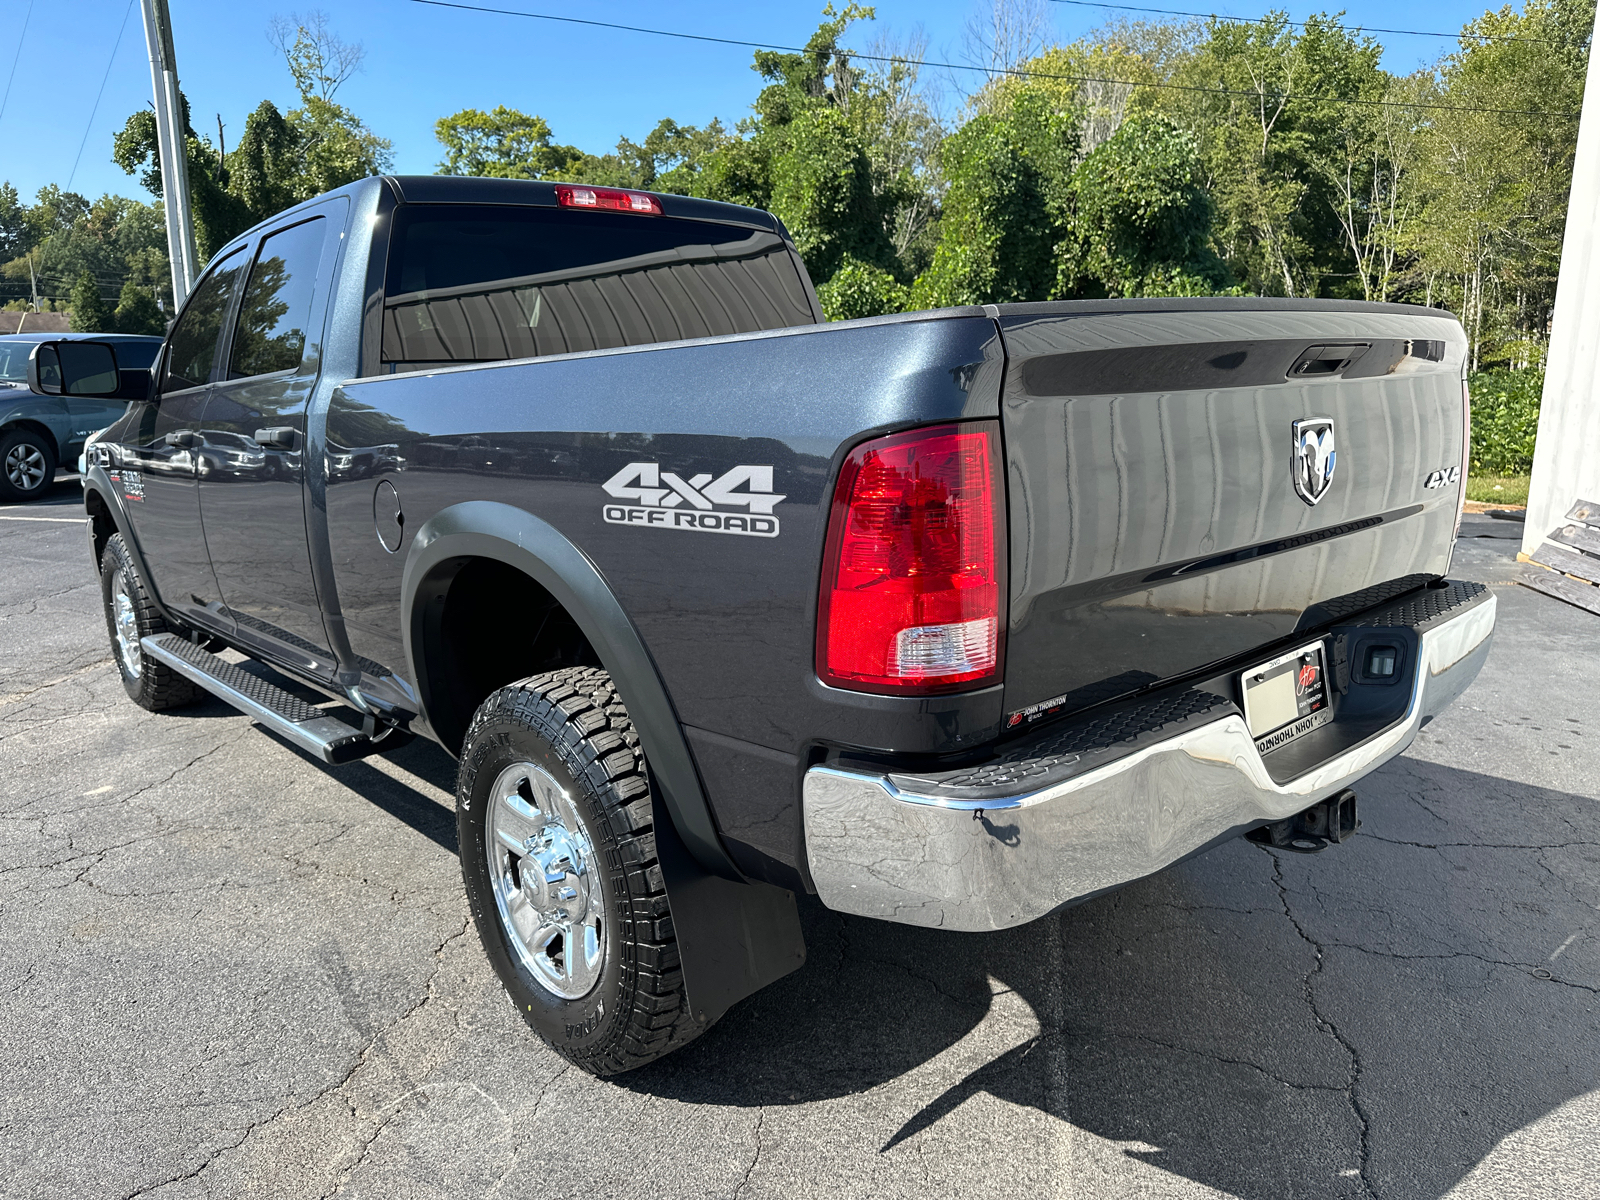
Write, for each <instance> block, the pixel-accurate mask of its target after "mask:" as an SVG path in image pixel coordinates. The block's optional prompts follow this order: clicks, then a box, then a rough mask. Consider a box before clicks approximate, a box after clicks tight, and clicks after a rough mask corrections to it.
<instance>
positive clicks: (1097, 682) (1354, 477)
mask: <svg viewBox="0 0 1600 1200" xmlns="http://www.w3.org/2000/svg"><path fill="white" fill-rule="evenodd" d="M1000 312H1001V317H1000V325H1001V329H1002V333H1003V336H1004V339H1005V343H1006V355H1007V376H1006V387H1005V395H1004V400H1003V405H1002V413H1003V421H1004V435H1005V444H1006V458H1007V467H1008V474H1009V479H1008V499H1007V504H1008V508H1009V513H1010V517H1011V608H1010V618H1009V634H1008V646H1007V654H1006V659H1007V668H1006V708H1007V710H1008V711H1010V712H1012V713H1018V712H1023V711H1025V710H1028V709H1030V708H1033V707H1035V706H1044V707H1045V708H1047V709H1049V710H1051V711H1073V710H1076V709H1080V708H1084V707H1087V706H1089V705H1091V704H1096V703H1099V702H1101V701H1104V700H1109V699H1112V698H1114V697H1117V696H1121V695H1126V694H1128V693H1131V692H1135V691H1138V690H1140V689H1143V688H1146V687H1150V686H1153V685H1156V684H1159V683H1161V682H1162V681H1164V680H1169V679H1172V678H1174V677H1177V676H1182V675H1186V674H1189V673H1191V672H1196V671H1199V670H1200V669H1202V668H1205V667H1207V666H1209V665H1213V664H1221V663H1224V662H1226V661H1228V660H1237V659H1240V658H1241V657H1242V656H1248V655H1249V653H1250V652H1251V651H1253V650H1256V649H1260V650H1262V651H1263V652H1266V651H1268V650H1269V649H1271V648H1273V647H1275V646H1278V645H1279V644H1280V643H1282V642H1283V640H1284V639H1286V638H1289V637H1290V636H1291V635H1293V634H1295V633H1296V632H1298V631H1301V630H1309V629H1314V628H1316V627H1318V626H1321V625H1325V624H1328V623H1329V622H1331V621H1332V620H1333V619H1335V617H1338V616H1341V615H1344V614H1347V613H1349V612H1353V611H1357V610H1359V609H1361V608H1365V607H1368V606H1371V605H1373V604H1377V603H1380V602H1382V601H1383V600H1385V599H1388V598H1389V597H1391V596H1394V595H1398V594H1400V593H1402V592H1405V591H1409V590H1411V589H1413V588H1416V587H1419V586H1421V585H1422V584H1423V583H1425V582H1427V581H1428V580H1429V579H1430V578H1433V577H1436V576H1439V575H1442V574H1443V573H1444V572H1445V570H1446V568H1447V565H1448V563H1449V558H1450V550H1451V546H1452V542H1453V537H1454V529H1455V522H1456V514H1457V507H1458V501H1459V496H1460V489H1461V488H1462V487H1464V486H1465V481H1464V480H1461V479H1459V468H1460V466H1461V463H1462V439H1463V436H1464V421H1463V411H1462V384H1461V380H1462V364H1463V354H1464V350H1465V340H1464V337H1463V335H1462V332H1461V328H1460V326H1459V325H1458V324H1457V323H1456V321H1455V320H1454V318H1452V317H1451V316H1449V315H1448V314H1446V313H1442V312H1441V313H1438V315H1431V313H1430V310H1426V309H1416V308H1412V309H1406V308H1402V307H1401V306H1398V305H1361V304H1338V303H1327V304H1323V303H1316V302H1304V301H1301V302H1295V301H1271V300H1266V301H1261V300H1234V301H1208V302H1195V301H1181V300H1179V301H1142V302H1141V301H1131V302H1115V303H1113V302H1098V303H1090V304H1067V303H1063V304H1054V305H1018V306H1013V307H1009V308H1002V309H1001V310H1000ZM1323 420H1326V421H1328V422H1331V441H1328V440H1324V441H1322V442H1321V445H1320V447H1316V446H1313V447H1311V451H1312V455H1313V457H1315V455H1316V453H1317V452H1318V450H1319V449H1320V451H1321V452H1322V453H1323V454H1326V452H1327V451H1328V450H1330V449H1332V450H1335V451H1336V453H1335V456H1334V457H1333V459H1332V463H1331V466H1332V472H1331V478H1328V480H1327V483H1326V488H1325V490H1323V491H1322V492H1321V494H1320V495H1318V496H1315V497H1310V496H1306V497H1303V496H1302V494H1301V492H1302V491H1307V492H1313V491H1316V490H1317V485H1318V484H1319V483H1320V482H1321V478H1322V476H1323V475H1324V474H1325V473H1324V472H1322V471H1319V470H1316V469H1313V471H1312V472H1311V479H1310V481H1309V482H1307V480H1306V479H1304V478H1303V479H1302V481H1301V486H1300V489H1299V490H1297V486H1296V480H1295V472H1296V469H1297V459H1296V452H1297V446H1298V445H1299V435H1300V434H1301V432H1302V428H1303V429H1304V430H1307V431H1309V433H1310V436H1311V438H1312V439H1313V440H1316V439H1319V438H1323V437H1324V435H1325V434H1326V433H1327V431H1328V427H1327V426H1325V425H1323V424H1321V422H1322V421H1323ZM1297 422H1304V423H1306V425H1305V426H1304V427H1301V426H1297V424H1296V423H1297ZM1320 465H1321V464H1318V466H1320ZM1313 498H1314V499H1315V503H1312V502H1310V501H1311V499H1313ZM1027 715H1028V716H1032V715H1034V714H1033V713H1028V714H1027Z"/></svg>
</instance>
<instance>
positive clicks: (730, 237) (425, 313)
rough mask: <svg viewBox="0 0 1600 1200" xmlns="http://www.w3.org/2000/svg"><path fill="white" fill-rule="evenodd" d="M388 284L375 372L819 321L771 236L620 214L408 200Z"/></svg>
mask: <svg viewBox="0 0 1600 1200" xmlns="http://www.w3.org/2000/svg"><path fill="white" fill-rule="evenodd" d="M384 290H385V298H384V313H383V352H382V356H383V362H382V365H381V367H380V368H379V369H380V371H381V372H384V373H388V372H394V371H413V370H419V369H421V368H424V367H432V366H441V365H450V364H455V363H470V362H493V361H496V360H500V359H507V358H530V357H533V356H535V355H542V354H565V353H568V352H570V351H578V350H604V349H609V348H611V347H614V346H633V345H639V344H642V343H648V342H665V341H675V340H678V339H680V338H697V337H713V336H717V335H721V334H732V333H749V332H753V331H755V330H759V329H779V328H783V327H784V326H789V325H809V324H811V323H812V322H813V321H814V320H815V318H814V317H813V315H812V312H811V306H810V302H809V300H808V298H807V296H806V292H805V287H804V285H803V284H802V282H801V280H800V275H799V271H798V270H797V268H796V266H795V263H794V260H793V258H792V257H791V256H790V254H789V250H788V247H787V246H786V245H785V243H784V241H783V239H782V238H780V237H778V236H777V235H776V234H774V233H771V232H768V231H766V230H760V229H750V228H747V227H745V226H741V225H731V224H723V223H720V222H712V221H689V220H681V219H677V218H672V217H643V216H633V215H631V214H625V213H591V212H572V211H569V210H562V209H549V208H533V207H519V208H514V207H509V206H495V205H473V206H453V205H411V206H406V207H403V208H401V209H400V210H399V211H398V212H396V214H395V226H394V232H393V235H392V237H391V240H390V249H389V262H388V275H387V280H386V285H385V289H384Z"/></svg>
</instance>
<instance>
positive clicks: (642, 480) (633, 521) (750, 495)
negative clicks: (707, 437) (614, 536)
mask: <svg viewBox="0 0 1600 1200" xmlns="http://www.w3.org/2000/svg"><path fill="white" fill-rule="evenodd" d="M600 486H602V487H603V488H605V490H606V494H607V495H610V496H615V497H616V498H617V499H618V500H627V501H631V502H632V503H628V504H607V505H605V506H603V507H602V509H601V513H602V514H603V515H604V516H605V519H606V522H607V523H608V524H611V525H655V526H658V527H660V528H662V529H697V530H700V531H702V532H705V533H739V534H744V535H745V536H746V537H769V538H770V537H777V536H778V518H777V517H775V516H773V515H772V510H773V509H774V508H776V507H777V506H778V501H780V500H782V499H783V495H782V494H780V493H777V492H774V491H773V490H772V468H771V467H734V468H733V469H732V470H731V471H727V472H725V473H724V474H722V475H719V476H717V477H716V478H715V479H713V478H712V477H711V475H710V474H709V473H706V474H701V475H693V476H690V477H689V478H688V479H684V478H682V477H681V476H678V475H674V474H673V473H672V472H671V471H663V470H662V469H661V464H660V463H646V462H636V463H629V464H628V465H627V466H625V467H623V468H622V470H620V471H618V472H617V473H616V474H615V475H613V476H612V477H611V478H610V479H608V480H606V481H605V483H603V484H601V485H600ZM730 508H732V509H744V510H745V511H744V512H725V511H722V510H724V509H730Z"/></svg>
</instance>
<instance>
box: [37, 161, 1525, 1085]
mask: <svg viewBox="0 0 1600 1200" xmlns="http://www.w3.org/2000/svg"><path fill="white" fill-rule="evenodd" d="M1465 346H1466V342H1465V338H1464V336H1463V333H1462V330H1461V327H1460V326H1459V324H1458V323H1457V322H1456V320H1455V319H1454V318H1453V317H1452V316H1450V315H1449V314H1448V313H1445V312H1442V311H1439V310H1435V309H1425V308H1415V307H1406V306H1400V305H1390V304H1361V303H1347V302H1342V301H1341V302H1316V301H1301V300H1272V299H1254V298H1228V299H1213V300H1203V299H1169V300H1109V301H1093V302H1061V303H1047V304H1017V305H1000V306H993V305H986V306H981V307H967V308H955V309H946V310H940V311H934V312H915V313H906V314H901V315H896V316H887V317H879V318H871V319H866V320H857V321H848V322H839V323H833V324H828V323H824V322H823V320H822V318H821V313H820V310H819V308H818V305H817V301H816V297H815V294H814V292H813V290H812V287H811V284H810V282H809V280H808V278H807V276H806V273H805V269H804V267H803V265H802V263H801V261H800V257H799V255H798V254H797V253H796V251H795V247H794V244H793V242H792V240H791V239H790V237H789V235H788V233H787V232H786V230H785V229H784V227H783V226H782V224H781V223H780V222H779V221H777V220H776V219H775V218H773V217H772V216H771V215H769V214H767V213H764V212H759V211H755V210H751V209H745V208H739V207H735V206H731V205H725V204H717V203H712V202H709V201H703V200H697V199H689V198H685V197H679V196H666V195H652V194H649V193H644V192H632V191H618V190H609V189H604V188H589V187H583V186H578V185H567V184H550V183H542V182H523V181H509V180H489V179H470V180H469V179H453V178H438V177H401V178H393V177H385V178H374V179H369V180H365V181H362V182H360V183H357V184H352V185H350V186H349V187H346V188H343V189H340V190H339V191H336V192H332V193H329V194H328V195H325V196H321V197H318V198H316V199H314V200H312V201H309V202H307V203H305V204H302V205H300V206H298V207H296V208H293V209H291V210H289V211H287V212H284V213H282V214H280V215H279V216H277V217H275V218H273V219H272V220H271V221H269V222H267V223H265V224H264V225H262V226H260V227H258V228H256V229H254V230H251V231H250V232H248V233H246V234H244V235H242V236H241V237H239V238H237V239H236V240H235V241H233V242H232V243H230V244H229V245H227V246H225V247H223V249H222V250H221V251H220V252H218V254H217V255H216V256H215V257H214V258H213V259H212V261H211V263H210V265H209V267H208V269H207V270H206V272H205V274H204V275H203V276H202V278H201V279H200V281H199V283H198V284H197V285H196V287H195V289H194V291H193V293H192V294H191V295H190V296H189V297H188V299H187V301H186V303H185V305H184V308H183V311H182V313H181V315H180V316H179V318H178V320H177V322H176V324H175V326H174V327H173V329H172V331H171V333H170V335H169V336H168V338H167V341H166V344H165V346H164V347H163V350H162V353H161V355H160V357H159V358H158V360H157V362H156V365H155V369H154V372H153V375H152V377H151V379H150V381H149V387H148V393H147V395H146V397H145V398H144V399H143V400H141V401H139V402H137V403H133V404H131V405H130V406H129V409H128V411H127V413H126V415H125V416H123V417H122V419H120V420H119V421H117V422H116V424H114V425H113V426H111V428H110V429H108V430H107V431H105V432H104V433H103V434H101V435H99V436H98V437H97V438H95V439H94V440H93V442H92V444H91V445H90V446H89V448H88V450H87V452H86V462H87V467H88V470H87V474H86V477H85V480H84V499H85V504H86V506H87V511H88V515H89V518H90V537H91V550H92V553H93V556H94V561H95V563H96V564H97V566H98V569H99V570H100V573H101V579H102V587H103V594H104V599H105V606H106V617H107V625H108V630H109V633H110V636H111V640H112V644H113V647H114V649H115V659H116V662H117V665H118V669H119V671H120V672H121V675H122V679H123V682H124V684H125V686H126V688H127V690H128V693H129V695H130V696H131V697H132V698H133V699H134V700H135V701H136V702H138V703H140V704H142V705H144V706H145V707H146V708H149V709H153V710H165V709H171V708H177V707H179V706H181V705H183V704H186V703H188V702H190V701H192V700H194V699H195V698H196V697H197V696H199V695H201V694H202V693H204V692H210V693H213V694H215V695H217V696H220V697H222V698H223V699H224V700H226V701H228V702H229V703H231V704H233V705H234V706H236V707H237V708H239V709H240V710H241V711H243V712H246V713H248V714H250V715H251V716H252V717H253V718H254V719H255V720H256V721H258V722H259V723H260V724H261V725H263V726H264V727H266V728H267V729H269V730H272V731H274V732H275V733H277V734H278V735H279V736H281V737H282V738H283V739H285V740H287V741H289V742H290V743H292V744H293V745H295V746H297V747H299V748H300V749H301V750H302V751H304V752H305V753H308V754H310V755H313V756H315V757H317V758H319V759H321V760H323V761H325V762H328V763H335V764H337V763H341V762H344V761H347V760H349V759H351V758H354V757H359V756H361V755H366V754H371V753H376V752H381V751H383V750H384V749H385V748H386V747H388V746H392V745H395V744H397V743H398V742H400V741H402V740H404V739H406V738H409V737H412V736H422V737H426V738H430V739H432V740H434V741H436V742H437V743H439V744H440V745H441V746H443V747H444V748H445V749H446V750H447V751H449V752H450V753H451V754H452V755H455V756H456V757H457V758H458V759H459V760H460V770H459V776H458V786H457V795H456V804H457V815H458V830H459V851H460V859H461V865H462V872H463V878H464V881H465V886H466V893H467V897H468V900H469V905H470V908H471V911H472V913H473V916H474V918H475V920H476V923H477V928H478V931H479V933H480V935H481V938H482V941H483V945H484V948H485V951H486V953H487V955H488V957H489V959H490V960H491V961H492V963H493V964H494V967H495V969H496V971H497V972H498V974H499V976H500V978H501V979H502V981H503V982H504V983H505V986H506V988H507V991H508V992H509V994H510V995H511V997H512V999H513V1001H514V1002H515V1004H516V1007H517V1009H518V1011H519V1012H521V1013H522V1014H523V1015H524V1017H525V1018H526V1019H527V1021H528V1022H529V1024H530V1025H531V1026H532V1027H533V1028H534V1029H535V1030H537V1031H538V1032H539V1033H540V1034H541V1035H542V1036H543V1037H544V1038H546V1039H547V1040H548V1041H549V1043H550V1044H551V1045H552V1046H553V1047H554V1048H555V1049H556V1050H557V1051H558V1052H560V1053H561V1054H563V1055H565V1056H566V1057H567V1058H568V1059H570V1060H571V1061H572V1062H574V1063H576V1064H578V1065H580V1066H581V1067H583V1068H584V1069H586V1070H589V1071H592V1072H596V1073H601V1074H605V1073H612V1072H617V1071H623V1070H627V1069H630V1068H632V1067H636V1066H638V1065H640V1064H642V1063H645V1062H648V1061H650V1060H652V1059H654V1058H656V1057H658V1056H659V1055H661V1054H663V1053H665V1052H667V1051H670V1050H672V1049H673V1048H675V1047H677V1046H679V1045H682V1044H683V1043H684V1042H686V1041H687V1040H689V1039H690V1038H692V1037H694V1036H696V1035H697V1034H698V1033H700V1032H702V1031H703V1030H704V1029H706V1028H707V1027H708V1026H709V1025H710V1024H711V1023H712V1022H713V1021H715V1020H716V1019H717V1018H718V1017H719V1016H720V1015H721V1014H722V1013H723V1012H725V1011H726V1010H727V1009H728V1008H729V1007H730V1006H731V1005H732V1004H734V1003H736V1002H737V1001H738V1000H740V999H741V998H742V997H744V996H746V995H748V994H750V993H751V992H753V991H754V990H756V989H757V988H760V987H762V986H764V985H765V984H767V983H769V982H771V981H772V980H774V979H776V978H778V977H780V976H782V975H784V974H785V973H787V972H789V971H791V970H794V969H795V968H796V967H798V966H799V965H800V964H801V962H802V961H803V959H804V954H805V947H804V942H803V938H802V935H801V931H800V925H799V922H798V918H797V910H796V900H795V897H796V894H797V893H810V894H814V895H815V896H817V897H818V898H819V899H820V901H821V903H822V904H824V905H826V906H828V907H829V908H832V909H835V910H837V911H840V912H844V913H852V914H858V915H861V916H865V917H873V918H879V919H883V920H890V921H900V922H909V923H913V924H918V925H925V926H937V927H940V928H944V929H949V930H965V931H975V932H981V931H994V930H1003V929H1007V928H1010V927H1013V926H1016V925H1019V924H1022V923H1024V922H1027V921H1031V920H1033V919H1035V918H1038V917H1041V916H1043V915H1045V914H1047V913H1051V912H1054V911H1056V910H1057V909H1059V908H1061V907H1063V906H1065V905H1069V904H1072V903H1075V902H1078V901H1081V900H1083V899H1085V898H1087V897H1091V896H1094V895H1097V894H1099V893H1102V892H1105V891H1107V890H1108V889H1112V888H1116V887H1119V886H1121V885H1124V884H1127V883H1129V882H1130V881H1133V880H1136V879H1139V878H1141V877H1144V876H1147V875H1149V874H1151V873H1153V872H1156V871H1160V870H1162V869H1163V868H1165V867H1167V866H1169V865H1171V864H1173V863H1176V862H1179V861H1180V860H1182V859H1184V858H1186V857H1189V856H1191V855H1194V854H1197V853H1200V852H1202V851H1204V850H1205V849H1207V848H1208V847H1210V846H1213V845H1215V844H1217V843H1218V842H1220V841H1221V840H1222V839H1226V838H1232V837H1238V836H1241V835H1246V836H1250V837H1252V838H1254V839H1255V840H1257V841H1260V842H1262V843H1263V844H1265V845H1266V846H1267V847H1268V848H1269V849H1271V850H1272V851H1273V852H1275V853H1279V852H1289V851H1295V850H1312V851H1314V850H1320V849H1322V848H1324V847H1328V846H1333V845H1337V844H1338V843H1339V842H1342V841H1343V840H1345V839H1346V838H1347V837H1349V836H1350V835H1351V834H1352V833H1353V832H1354V830H1355V828H1356V825H1357V819H1356V810H1355V797H1354V793H1353V792H1352V791H1351V790H1350V789H1351V785H1353V784H1354V783H1356V782H1357V781H1359V780H1360V779H1361V777H1362V776H1364V775H1365V774H1367V773H1368V772H1370V771H1372V770H1373V769H1374V768H1376V767H1378V766H1380V765H1381V764H1382V763H1384V762H1386V761H1387V760H1389V759H1391V758H1393V757H1394V756H1395V755H1398V754H1400V753H1401V752H1402V751H1404V750H1405V749H1406V747H1407V746H1408V745H1409V743H1410V742H1411V740H1412V739H1413V738H1414V737H1415V735H1416V733H1417V731H1418V730H1419V729H1420V728H1421V727H1422V726H1423V725H1424V724H1425V723H1426V722H1427V721H1429V720H1430V719H1432V718H1433V717H1434V716H1435V715H1436V714H1437V713H1438V712H1439V711H1440V710H1441V709H1443V708H1444V707H1445V706H1446V705H1448V704H1449V703H1450V702H1451V701H1452V700H1453V699H1454V698H1455V697H1456V696H1457V695H1458V694H1459V693H1460V692H1461V691H1462V689H1463V688H1464V687H1466V686H1467V684H1468V683H1469V682H1470V681H1471V680H1472V679H1473V678H1474V677H1475V675H1476V674H1477V672H1478V670H1479V668H1480V667H1481V665H1482V663H1483V661H1484V658H1485V656H1486V654H1487V653H1488V650H1489V647H1490V643H1491V639H1492V635H1493V631H1494V623H1495V598H1494V596H1493V595H1492V594H1491V593H1490V592H1489V591H1488V590H1487V589H1485V588H1483V587H1482V586H1480V585H1477V584H1473V583H1466V582H1460V581H1451V580H1449V579H1448V572H1449V567H1450V558H1451V552H1452V549H1453V546H1454V539H1455V534H1456V531H1457V529H1458V527H1459V520H1460V512H1461V503H1462V498H1463V488H1464V484H1465V480H1464V478H1463V475H1464V472H1463V470H1462V467H1463V463H1464V455H1465V452H1466V445H1467V428H1466V424H1467V409H1466V397H1465V389H1464V385H1463V378H1464V374H1463V372H1464V356H1465ZM52 353H53V354H57V355H58V356H61V358H60V363H59V364H58V365H59V368H60V371H59V376H58V378H59V382H57V383H55V384H53V385H52V384H51V383H49V381H47V380H44V379H43V378H42V377H41V376H40V374H39V371H38V369H37V367H38V362H39V360H40V359H41V358H44V357H47V356H48V355H49V354H52ZM77 354H78V357H77V358H74V359H73V360H72V363H71V364H69V363H68V361H67V359H68V357H71V354H70V352H69V350H68V348H67V347H66V346H65V345H63V346H60V347H54V348H47V347H46V346H41V348H40V349H39V351H38V352H37V353H36V355H35V369H34V370H33V372H32V375H33V377H34V382H35V385H36V386H38V387H42V388H44V389H45V390H48V389H49V388H50V387H51V386H54V387H55V388H56V389H57V390H58V391H59V392H60V393H62V394H71V393H79V392H84V391H93V388H94V386H95V385H94V383H93V381H94V380H95V379H101V380H104V379H105V378H107V376H106V374H105V372H106V370H107V369H108V361H106V360H102V361H99V362H98V363H97V362H91V361H87V360H85V359H84V358H83V356H84V355H89V356H90V357H93V356H94V355H96V354H103V355H106V356H111V355H114V348H113V347H110V346H105V347H103V348H102V349H101V350H95V349H93V348H92V344H89V343H85V344H82V345H81V346H80V349H79V350H78V351H77ZM69 365H70V367H71V369H70V370H69V369H68V367H69ZM229 651H231V652H233V653H228V652H229ZM224 654H227V657H224ZM241 656H243V658H242V659H241ZM251 660H253V661H251ZM280 685H282V686H280ZM291 685H299V688H298V692H297V693H296V692H291V691H290V690H289V688H290V686H291ZM305 689H310V691H309V692H307V691H306V690H305ZM307 695H312V696H325V697H327V698H328V700H327V702H326V703H320V704H313V703H310V702H308V701H307V700H306V698H305V697H306V696H307Z"/></svg>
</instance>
